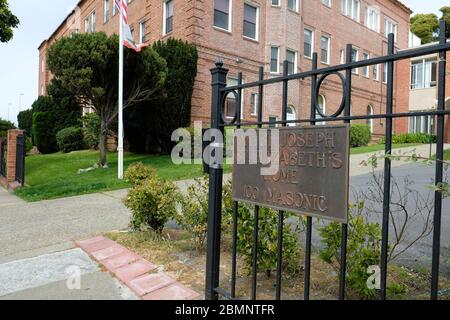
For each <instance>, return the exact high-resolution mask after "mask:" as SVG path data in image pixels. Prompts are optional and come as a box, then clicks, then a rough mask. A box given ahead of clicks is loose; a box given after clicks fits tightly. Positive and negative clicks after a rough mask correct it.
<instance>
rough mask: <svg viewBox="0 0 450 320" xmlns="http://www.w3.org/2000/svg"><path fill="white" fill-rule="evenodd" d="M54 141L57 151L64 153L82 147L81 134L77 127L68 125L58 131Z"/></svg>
mask: <svg viewBox="0 0 450 320" xmlns="http://www.w3.org/2000/svg"><path fill="white" fill-rule="evenodd" d="M56 142H57V143H58V149H59V151H62V152H64V153H68V152H72V151H77V150H82V149H83V134H82V133H81V128H79V127H68V128H65V129H62V130H60V131H58V133H57V134H56Z"/></svg>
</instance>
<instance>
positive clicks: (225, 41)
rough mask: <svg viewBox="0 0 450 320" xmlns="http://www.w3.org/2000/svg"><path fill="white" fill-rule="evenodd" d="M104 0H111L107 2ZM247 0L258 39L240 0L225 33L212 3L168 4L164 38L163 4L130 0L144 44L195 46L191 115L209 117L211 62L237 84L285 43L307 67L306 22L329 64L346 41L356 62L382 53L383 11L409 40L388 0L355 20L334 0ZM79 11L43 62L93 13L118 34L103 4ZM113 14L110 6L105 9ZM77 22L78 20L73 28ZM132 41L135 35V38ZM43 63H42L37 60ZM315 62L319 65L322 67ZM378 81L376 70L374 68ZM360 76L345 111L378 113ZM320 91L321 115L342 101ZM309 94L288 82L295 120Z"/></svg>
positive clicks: (275, 102)
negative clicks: (292, 3) (248, 33)
mask: <svg viewBox="0 0 450 320" xmlns="http://www.w3.org/2000/svg"><path fill="white" fill-rule="evenodd" d="M110 2H111V3H112V2H113V1H110ZM250 2H251V3H253V4H255V5H256V6H258V7H259V17H260V19H259V37H258V41H253V40H249V39H246V38H244V37H243V35H242V34H243V33H242V31H243V30H242V29H243V23H242V21H243V4H244V0H233V7H232V30H231V32H226V31H222V30H218V29H217V28H215V27H214V26H213V3H214V1H200V0H184V1H181V0H180V1H174V20H173V27H174V30H173V32H172V33H171V34H170V35H163V34H162V24H163V19H162V12H163V7H162V5H163V1H161V0H133V1H132V2H131V3H130V4H129V21H130V24H131V27H132V28H134V29H135V30H136V31H135V33H136V34H137V33H138V29H139V21H141V20H142V19H147V21H148V22H147V31H148V34H147V39H148V41H149V42H154V41H156V40H160V39H162V40H164V39H166V38H167V37H169V36H170V37H174V38H181V39H184V40H187V41H189V42H192V43H195V44H196V45H197V48H198V51H199V61H198V75H197V78H196V83H195V86H194V93H193V98H192V117H191V118H192V120H203V121H206V122H209V119H210V108H211V106H210V104H211V101H210V99H211V97H210V96H211V89H210V80H211V75H210V71H209V70H210V69H211V68H212V67H213V66H214V62H215V61H216V60H217V59H221V60H223V61H224V65H225V67H226V68H228V69H230V73H229V75H230V77H236V76H237V73H238V72H243V75H244V82H246V83H248V82H251V81H254V80H257V77H258V68H259V67H260V66H263V67H264V68H265V77H273V76H274V75H271V74H270V73H269V62H270V47H271V46H272V45H276V46H279V47H280V72H282V67H281V64H282V61H283V60H284V59H285V52H286V48H289V49H292V50H296V51H298V70H296V71H305V70H309V69H310V67H311V62H310V60H308V59H307V58H304V57H303V55H302V51H303V28H304V27H305V26H309V27H310V28H313V29H314V30H315V43H314V47H315V50H316V51H318V49H320V35H321V34H322V33H326V34H328V35H330V36H331V64H333V65H334V64H339V63H340V58H339V57H340V54H339V51H340V49H341V48H345V45H346V44H347V43H352V44H354V45H355V46H357V47H358V48H359V49H360V57H359V58H360V59H362V54H363V52H368V53H369V54H370V55H371V56H379V55H383V54H385V53H386V38H385V37H384V33H383V32H384V30H383V28H384V23H383V21H384V16H389V17H390V18H391V19H394V20H395V21H396V22H397V23H398V39H397V43H396V46H397V47H398V48H406V47H407V43H408V30H409V27H408V21H409V14H410V12H409V11H407V10H406V9H404V8H403V7H401V6H399V5H398V4H395V3H397V2H396V1H392V0H366V1H361V11H360V14H361V17H360V22H356V21H354V20H351V19H349V18H348V17H345V16H344V15H342V14H341V13H340V1H332V8H331V9H330V8H328V7H326V6H324V5H323V4H322V2H321V1H319V0H303V1H299V12H293V11H291V10H288V9H287V0H281V7H273V6H271V5H270V2H269V1H265V0H251V1H250ZM367 4H370V5H377V6H378V7H379V9H380V12H381V15H380V27H381V30H380V33H377V32H374V31H371V30H370V29H368V28H367V27H366V26H365V25H364V21H365V19H364V13H365V8H366V5H367ZM79 5H80V7H81V10H80V13H79V15H78V17H79V18H78V19H77V16H76V15H72V17H69V18H68V19H67V20H66V21H65V22H64V23H63V24H62V25H61V27H60V28H59V29H58V30H57V31H56V32H55V34H54V35H53V36H51V37H50V39H49V40H48V41H47V42H44V43H43V44H42V46H41V47H40V59H41V61H43V60H45V52H46V50H47V48H48V46H49V45H50V44H51V43H52V42H53V41H55V40H56V39H58V38H60V37H62V36H67V35H69V34H70V33H71V30H73V29H79V30H81V32H83V31H84V18H85V17H86V16H88V15H89V14H90V13H91V12H92V10H94V9H95V10H96V14H97V19H96V20H97V25H96V30H97V31H105V32H107V33H109V34H110V33H114V32H117V29H118V25H117V24H118V16H117V15H116V16H115V17H113V18H112V19H111V20H110V21H109V22H107V23H105V24H104V23H103V1H102V0H82V1H80V4H79ZM111 12H112V9H111ZM77 24H78V25H77ZM136 39H137V37H136ZM43 63H44V64H45V62H43ZM325 66H326V65H323V64H321V63H319V67H325ZM41 71H42V70H40V82H39V86H40V89H39V90H41V87H42V86H43V85H44V84H45V83H48V81H49V80H50V77H51V75H50V74H49V73H48V72H47V71H45V72H41ZM379 73H380V79H381V77H382V67H380V69H379ZM369 74H370V78H369V79H367V78H364V77H363V76H362V75H361V71H360V74H359V75H355V76H353V77H354V79H353V86H354V90H353V95H352V114H353V115H362V114H366V111H367V106H368V105H369V104H370V105H372V107H373V109H374V112H375V113H380V112H384V111H383V110H384V108H385V100H386V99H385V91H386V89H385V85H384V84H382V83H381V81H375V80H373V79H372V69H370V72H369ZM255 90H256V89H252V90H250V89H249V90H246V91H245V92H244V97H243V98H244V117H245V119H247V120H254V119H255V118H254V117H252V116H251V115H250V93H251V92H255ZM322 90H323V91H322V92H321V93H322V94H324V95H325V96H326V100H327V113H331V112H332V111H333V108H335V107H336V106H337V105H338V104H339V101H340V98H341V95H342V93H341V89H340V85H339V83H337V82H336V81H333V79H332V78H330V79H328V81H327V84H324V86H322ZM310 91H311V89H310V88H309V82H308V81H292V82H291V83H290V85H289V97H288V99H289V100H288V103H289V104H290V105H292V106H293V107H294V108H295V110H296V112H297V117H302V118H304V117H309V114H308V111H309V105H310ZM264 101H265V103H264V120H267V119H268V118H269V116H271V115H272V116H277V117H278V118H279V117H280V116H281V84H277V85H271V86H267V87H266V88H265V95H264ZM374 131H375V133H376V134H382V133H383V132H384V126H383V121H381V120H374Z"/></svg>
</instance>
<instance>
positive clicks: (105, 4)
mask: <svg viewBox="0 0 450 320" xmlns="http://www.w3.org/2000/svg"><path fill="white" fill-rule="evenodd" d="M110 4H111V3H110V2H109V0H103V23H107V22H108V21H109V12H110V7H111V6H110ZM114 5H115V4H114Z"/></svg>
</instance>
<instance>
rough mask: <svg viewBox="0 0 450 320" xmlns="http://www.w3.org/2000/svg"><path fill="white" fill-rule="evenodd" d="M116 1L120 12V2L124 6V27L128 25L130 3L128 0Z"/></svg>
mask: <svg viewBox="0 0 450 320" xmlns="http://www.w3.org/2000/svg"><path fill="white" fill-rule="evenodd" d="M114 2H115V3H116V8H117V10H118V11H119V13H120V3H122V6H123V12H122V13H123V14H122V24H123V26H124V27H126V26H127V25H128V5H127V2H128V1H127V0H114Z"/></svg>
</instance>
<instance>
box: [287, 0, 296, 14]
mask: <svg viewBox="0 0 450 320" xmlns="http://www.w3.org/2000/svg"><path fill="white" fill-rule="evenodd" d="M288 9H289V10H292V11H295V12H297V11H298V0H288Z"/></svg>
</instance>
